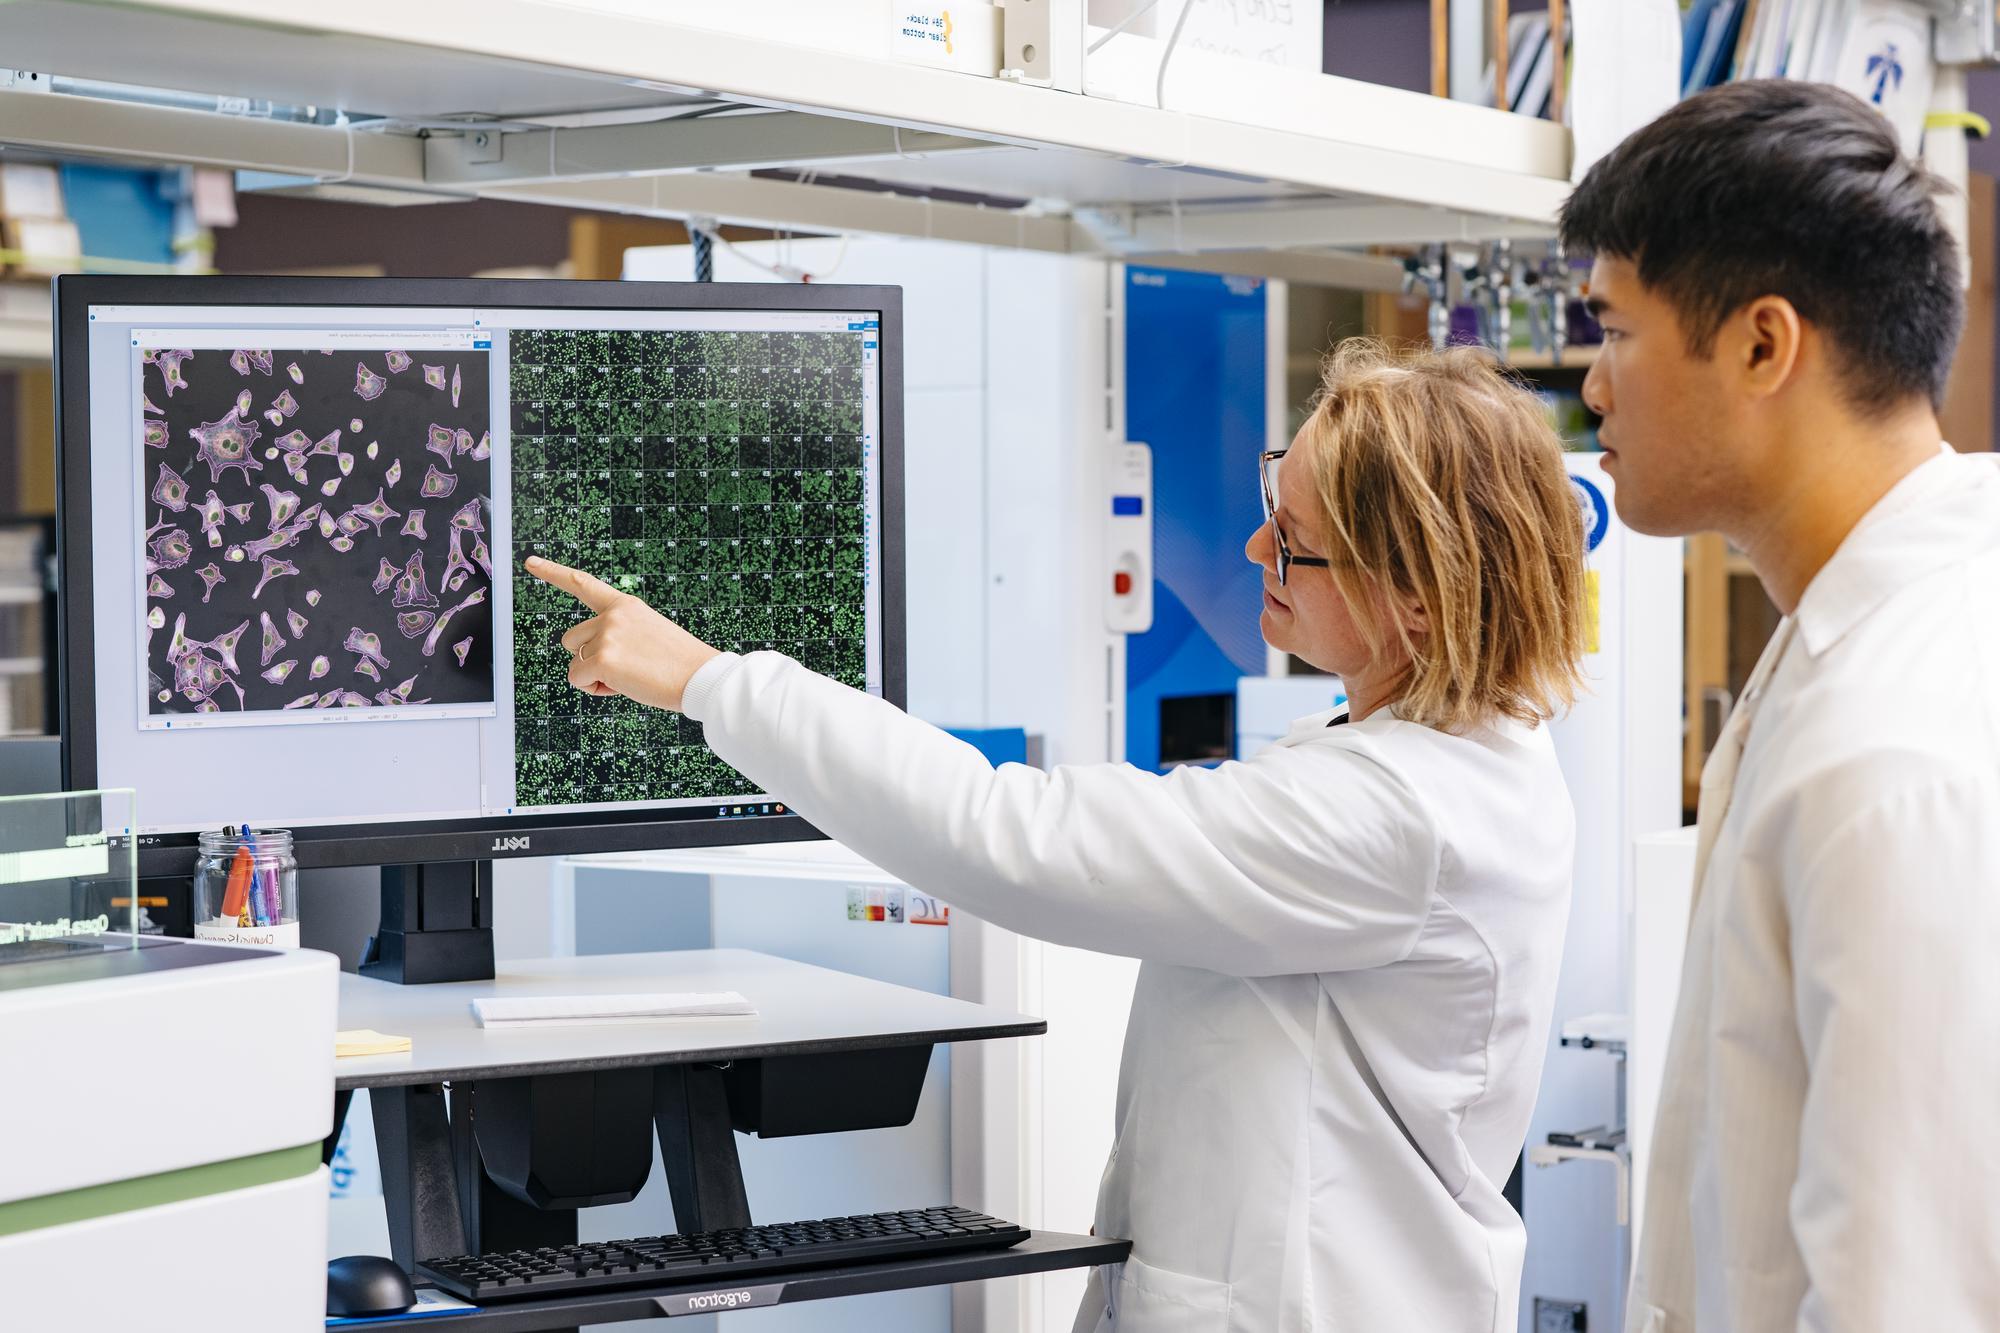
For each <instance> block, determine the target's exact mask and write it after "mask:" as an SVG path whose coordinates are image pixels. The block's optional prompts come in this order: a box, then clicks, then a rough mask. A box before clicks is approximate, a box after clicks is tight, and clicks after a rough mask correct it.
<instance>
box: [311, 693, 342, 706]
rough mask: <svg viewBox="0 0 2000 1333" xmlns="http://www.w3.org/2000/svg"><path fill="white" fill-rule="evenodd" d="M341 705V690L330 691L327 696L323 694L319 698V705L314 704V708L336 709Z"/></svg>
mask: <svg viewBox="0 0 2000 1333" xmlns="http://www.w3.org/2000/svg"><path fill="white" fill-rule="evenodd" d="M339 703H340V691H339V690H328V691H327V692H326V693H325V694H322V695H321V696H320V697H319V702H318V703H316V704H314V705H313V707H314V708H334V707H337V706H338V705H339Z"/></svg>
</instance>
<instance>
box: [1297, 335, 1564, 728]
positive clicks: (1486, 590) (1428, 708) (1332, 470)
mask: <svg viewBox="0 0 2000 1333" xmlns="http://www.w3.org/2000/svg"><path fill="white" fill-rule="evenodd" d="M1299 445H1300V446H1302V447H1303V448H1304V449H1305V451H1306V461H1307V463H1308V465H1309V471H1310V475H1311V476H1312V478H1313V481H1314V489H1315V490H1316V491H1317V492H1318V499H1319V503H1320V508H1321V512H1322V515H1323V523H1322V527H1323V529H1324V534H1325V535H1324V538H1323V543H1324V545H1325V546H1326V548H1327V551H1326V554H1327V556H1328V557H1329V558H1331V559H1332V561H1333V567H1332V568H1331V569H1330V570H1329V571H1328V572H1329V573H1330V574H1331V575H1332V576H1333V579H1334V582H1335V585H1336V587H1337V588H1338V589H1339V591H1340V593H1341V594H1342V596H1344V597H1345V598H1346V599H1347V602H1348V605H1349V607H1350V608H1351V610H1352V613H1353V616H1354V621H1355V626H1356V628H1357V629H1358V630H1359V631H1360V632H1361V635H1362V637H1363V639H1364V640H1365V641H1366V642H1367V643H1368V645H1369V646H1370V648H1371V649H1372V650H1374V651H1377V652H1379V651H1381V649H1382V648H1383V647H1384V646H1386V645H1387V644H1388V643H1389V642H1390V641H1391V639H1392V637H1393V638H1396V639H1400V640H1401V642H1402V644H1403V647H1404V648H1405V649H1407V650H1408V652H1409V655H1410V668H1409V672H1408V675H1407V678H1406V680H1405V681H1404V686H1403V690H1402V692H1401V694H1400V695H1399V696H1398V697H1397V699H1396V712H1397V715H1398V716H1400V717H1404V718H1407V719H1409V720H1411V721H1414V722H1420V723H1423V724H1425V725H1427V726H1433V727H1440V728H1443V729H1446V730H1462V729H1464V728H1467V727H1472V726H1477V725H1480V724H1483V723H1487V722H1491V721H1493V720H1495V715H1496V714H1500V715H1505V716H1508V717H1513V718H1518V719H1520V720H1521V721H1524V722H1530V723H1533V722H1537V721H1539V720H1541V719H1543V718H1547V717H1552V716H1554V715H1555V713H1556V712H1557V711H1558V710H1560V709H1562V708H1564V707H1566V706H1568V705H1569V704H1570V703H1571V702H1572V700H1573V699H1574V698H1575V695H1576V691H1577V687H1578V685H1579V683H1580V680H1581V677H1580V674H1579V671H1578V659H1579V658H1580V657H1581V656H1582V654H1583V649H1584V531H1583V518H1582V513H1581V511H1580V509H1579V507H1578V504H1577V496H1576V490H1575V487H1573V486H1572V485H1571V484H1570V481H1569V478H1568V474H1567V472H1566V471H1565V469H1564V467H1563V458H1562V454H1563V449H1562V442H1561V440H1560V439H1558V438H1557V436H1556V432H1555V430H1554V428H1553V427H1552V426H1551V425H1550V422H1549V415H1548V411H1547V409H1546V408H1545V407H1544V406H1543V404H1542V402H1541V401H1540V400H1539V399H1538V398H1537V397H1536V396H1535V395H1534V394H1533V393H1532V392H1530V391H1529V390H1527V389H1525V388H1523V387H1522V386H1521V385H1519V384H1517V383H1516V382H1514V381H1513V380H1511V379H1509V378H1508V377H1507V376H1506V375H1505V374H1503V373H1502V372H1501V371H1500V370H1499V369H1498V368H1497V367H1496V366H1495V365H1494V364H1493V362H1492V361H1490V360H1489V359H1488V358H1487V357H1486V356H1484V355H1483V354H1481V353H1479V352H1476V351H1472V350H1470V349H1459V350H1456V351H1449V352H1443V353H1437V352H1430V351H1423V352H1414V353H1412V352H1398V351H1394V350H1392V349H1390V348H1389V347H1387V346H1385V345H1383V344H1381V343H1378V342H1373V341H1369V340H1365V339H1351V340H1349V341H1347V342H1345V343H1343V344H1342V345H1341V346H1340V347H1339V348H1338V349H1337V350H1336V351H1335V352H1334V353H1333V354H1332V355H1331V356H1329V357H1328V359H1327V362H1326V367H1325V373H1324V375H1323V377H1322V380H1321V385H1320V391H1319V394H1318V396H1317V398H1316V399H1315V401H1314V403H1313V410H1312V415H1311V416H1310V417H1309V418H1308V419H1307V421H1306V424H1305V426H1304V428H1303V429H1302V430H1301V432H1300V435H1299ZM1385 591H1386V592H1389V593H1392V594H1394V595H1395V596H1397V597H1398V598H1400V599H1406V600H1413V601H1414V602H1415V603H1416V604H1417V605H1418V606H1421V607H1422V608H1423V609H1424V611H1425V612H1426V615H1427V618H1428V622H1429V626H1428V631H1427V632H1420V633H1417V634H1414V635H1413V634H1411V633H1410V632H1409V631H1408V630H1407V629H1406V628H1405V627H1404V626H1403V625H1402V623H1401V620H1400V618H1392V617H1389V616H1387V615H1386V614H1385V611H1386V608H1385V606H1384V603H1383V601H1382V597H1381V594H1382V593H1383V592H1385Z"/></svg>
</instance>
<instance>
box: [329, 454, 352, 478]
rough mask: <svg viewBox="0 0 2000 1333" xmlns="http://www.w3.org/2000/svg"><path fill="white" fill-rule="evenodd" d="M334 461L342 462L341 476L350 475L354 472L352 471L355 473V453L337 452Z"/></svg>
mask: <svg viewBox="0 0 2000 1333" xmlns="http://www.w3.org/2000/svg"><path fill="white" fill-rule="evenodd" d="M334 461H335V462H336V463H339V464H340V475H341V476H343V477H345V476H348V475H350V474H352V473H353V471H354V455H353V454H335V455H334Z"/></svg>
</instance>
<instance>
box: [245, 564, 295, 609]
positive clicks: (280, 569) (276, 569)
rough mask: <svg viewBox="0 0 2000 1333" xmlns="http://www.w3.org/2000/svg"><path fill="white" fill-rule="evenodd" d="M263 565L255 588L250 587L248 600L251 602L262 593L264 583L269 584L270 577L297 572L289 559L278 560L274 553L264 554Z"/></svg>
mask: <svg viewBox="0 0 2000 1333" xmlns="http://www.w3.org/2000/svg"><path fill="white" fill-rule="evenodd" d="M263 565H264V576H263V577H262V578H260V579H258V580H257V586H256V588H254V589H252V590H251V593H250V600H251V601H253V602H254V601H256V600H257V599H258V598H259V597H261V596H262V595H263V593H264V588H265V585H267V584H269V583H270V582H271V580H272V579H282V578H289V577H290V576H292V575H294V574H297V573H298V572H299V567H298V566H297V565H295V564H293V563H292V562H291V561H289V560H280V559H278V557H276V556H274V555H267V556H265V557H264V561H263Z"/></svg>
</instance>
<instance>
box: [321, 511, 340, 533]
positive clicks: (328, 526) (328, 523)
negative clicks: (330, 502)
mask: <svg viewBox="0 0 2000 1333" xmlns="http://www.w3.org/2000/svg"><path fill="white" fill-rule="evenodd" d="M318 522H319V535H320V536H322V537H324V538H326V539H327V540H328V541H332V540H333V539H334V538H335V537H337V536H338V535H340V525H339V524H338V523H336V522H334V518H333V511H332V510H330V509H322V510H320V511H319V519H318Z"/></svg>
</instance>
